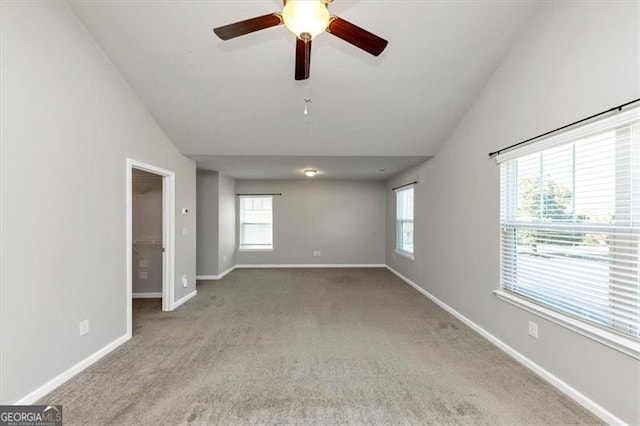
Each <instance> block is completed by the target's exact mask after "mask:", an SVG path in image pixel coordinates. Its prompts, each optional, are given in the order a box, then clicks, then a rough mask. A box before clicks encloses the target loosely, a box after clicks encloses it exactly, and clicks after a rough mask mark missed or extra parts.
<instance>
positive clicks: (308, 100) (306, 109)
mask: <svg viewBox="0 0 640 426" xmlns="http://www.w3.org/2000/svg"><path fill="white" fill-rule="evenodd" d="M309 53H310V52H309V49H307V48H305V49H304V54H305V61H304V64H305V65H304V66H305V71H306V72H305V74H307V75H308V74H309V70H308V69H306V68H307V67H308V66H309V62H310V61H309ZM310 103H311V97H310V96H309V79H308V78H307V79H305V81H304V115H309V104H310Z"/></svg>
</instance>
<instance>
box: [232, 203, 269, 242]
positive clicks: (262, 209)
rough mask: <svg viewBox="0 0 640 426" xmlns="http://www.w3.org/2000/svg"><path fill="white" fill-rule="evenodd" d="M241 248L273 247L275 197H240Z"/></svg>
mask: <svg viewBox="0 0 640 426" xmlns="http://www.w3.org/2000/svg"><path fill="white" fill-rule="evenodd" d="M240 249H241V250H270V249H273V197H272V196H271V195H261V196H250V197H249V196H241V197H240Z"/></svg>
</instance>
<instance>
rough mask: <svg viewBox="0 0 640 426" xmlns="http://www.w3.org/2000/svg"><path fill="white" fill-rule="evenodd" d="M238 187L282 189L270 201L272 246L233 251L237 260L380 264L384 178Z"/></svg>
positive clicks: (240, 187) (242, 183) (241, 188)
mask: <svg viewBox="0 0 640 426" xmlns="http://www.w3.org/2000/svg"><path fill="white" fill-rule="evenodd" d="M236 191H237V192H238V193H265V192H275V193H279V192H281V193H282V196H276V197H274V199H273V200H274V201H273V209H274V210H273V221H274V223H273V244H274V250H273V251H272V252H237V254H236V261H237V263H238V264H261V265H262V264H383V263H384V238H385V237H384V215H385V209H384V200H385V189H384V184H383V183H382V182H376V181H331V180H271V181H270V180H237V181H236ZM316 250H319V251H321V252H322V256H320V257H314V256H313V252H314V251H316Z"/></svg>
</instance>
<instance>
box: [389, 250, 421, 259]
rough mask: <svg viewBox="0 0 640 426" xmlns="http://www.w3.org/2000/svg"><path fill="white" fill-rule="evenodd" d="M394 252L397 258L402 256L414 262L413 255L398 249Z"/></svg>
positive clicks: (414, 257)
mask: <svg viewBox="0 0 640 426" xmlns="http://www.w3.org/2000/svg"><path fill="white" fill-rule="evenodd" d="M394 252H395V254H397V255H398V256H402V257H404V258H407V259H409V260H416V256H415V254H414V253H409V252H406V251H404V250H400V249H395V250H394Z"/></svg>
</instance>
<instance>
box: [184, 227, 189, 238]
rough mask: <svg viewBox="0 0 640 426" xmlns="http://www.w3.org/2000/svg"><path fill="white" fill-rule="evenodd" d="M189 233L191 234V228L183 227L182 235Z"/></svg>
mask: <svg viewBox="0 0 640 426" xmlns="http://www.w3.org/2000/svg"><path fill="white" fill-rule="evenodd" d="M187 235H189V228H182V236H183V237H186V236H187Z"/></svg>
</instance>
